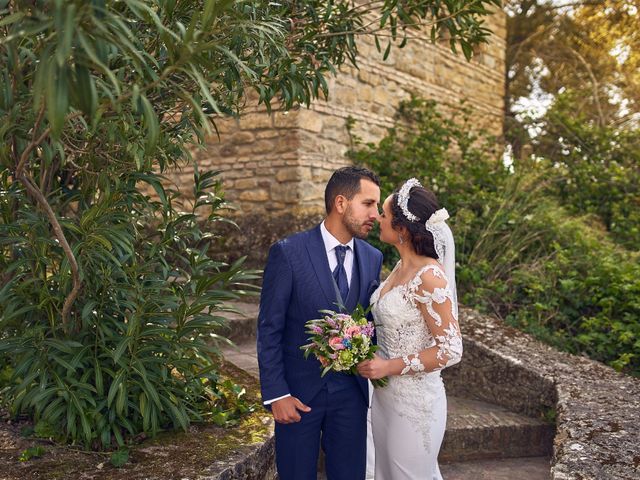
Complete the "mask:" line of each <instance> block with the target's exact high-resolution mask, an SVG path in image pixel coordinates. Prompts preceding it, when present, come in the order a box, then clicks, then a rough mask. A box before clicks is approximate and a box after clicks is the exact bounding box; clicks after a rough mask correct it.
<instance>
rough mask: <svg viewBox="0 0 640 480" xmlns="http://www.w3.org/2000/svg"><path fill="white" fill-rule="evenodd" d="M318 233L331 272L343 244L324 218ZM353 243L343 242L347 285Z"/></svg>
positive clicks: (275, 399)
mask: <svg viewBox="0 0 640 480" xmlns="http://www.w3.org/2000/svg"><path fill="white" fill-rule="evenodd" d="M320 233H321V234H322V242H323V243H324V250H325V252H326V254H327V260H329V270H331V272H332V273H333V271H334V270H335V269H336V267H337V266H338V258H337V256H336V247H337V246H338V245H343V244H342V243H340V241H339V240H338V239H337V238H336V237H334V236H333V235H331V233H330V232H329V230H327V227H326V226H325V224H324V220H323V221H322V223H321V224H320ZM354 243H355V242H354V240H353V237H352V238H351V240H349V242H347V243H346V244H344V246H345V247H349V248H348V249H347V254H346V255H345V257H344V269H345V271H346V272H347V283H348V284H349V285H351V274H352V273H353V272H352V270H353V245H354ZM290 396H291V394H290V393H287V394H286V395H283V396H281V397H278V398H272V399H270V400H265V401H263V402H262V403H264V404H265V405H271V404H272V403H273V402H275V401H277V400H281V399H283V398H287V397H290Z"/></svg>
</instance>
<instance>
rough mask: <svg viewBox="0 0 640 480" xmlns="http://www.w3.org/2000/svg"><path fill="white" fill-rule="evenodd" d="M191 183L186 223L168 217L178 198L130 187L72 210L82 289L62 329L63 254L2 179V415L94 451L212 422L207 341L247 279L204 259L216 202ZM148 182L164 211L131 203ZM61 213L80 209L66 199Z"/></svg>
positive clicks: (202, 184) (144, 199) (209, 181)
mask: <svg viewBox="0 0 640 480" xmlns="http://www.w3.org/2000/svg"><path fill="white" fill-rule="evenodd" d="M194 177H195V178H194V192H193V198H195V199H198V200H197V201H195V202H194V203H193V205H192V208H191V210H190V211H184V212H181V211H177V210H175V209H174V208H173V207H172V205H173V204H175V203H176V202H177V201H178V200H179V199H180V194H179V193H178V192H176V191H165V190H164V188H162V186H161V185H160V184H159V183H156V181H157V180H158V179H157V178H156V177H152V176H149V177H146V176H144V175H140V174H135V173H133V174H131V175H126V176H122V177H121V178H115V179H113V182H112V183H111V184H110V185H109V186H108V187H109V188H108V189H107V188H105V191H106V192H108V194H105V195H104V197H103V198H102V201H101V202H99V203H95V204H93V205H85V206H83V207H84V208H81V207H80V206H77V207H76V209H77V211H79V212H80V215H79V218H78V219H77V221H73V222H72V221H70V220H67V221H66V222H64V224H63V225H64V228H65V230H66V232H67V233H68V235H69V238H70V241H71V244H73V245H74V249H75V252H76V254H77V258H78V261H79V264H80V265H79V266H80V269H81V271H82V272H83V276H82V280H83V289H82V292H81V294H80V296H79V297H78V299H77V300H76V305H75V307H74V309H73V310H72V314H71V317H70V321H69V324H68V326H66V325H64V324H63V323H62V322H60V311H59V309H60V305H62V303H63V301H64V298H65V291H66V290H67V288H68V287H67V288H61V287H65V284H68V283H70V279H69V275H68V273H67V272H68V268H69V267H68V264H65V257H64V252H63V251H62V249H61V248H60V245H59V244H58V243H57V242H56V241H53V240H51V238H50V236H49V234H48V233H49V225H48V223H47V221H46V219H45V218H43V214H42V213H41V212H39V211H38V210H37V209H35V208H31V207H29V205H30V203H29V202H27V201H25V198H24V197H25V191H24V190H23V189H21V188H20V187H19V186H18V184H16V183H9V182H8V181H7V177H6V176H5V177H4V179H3V184H2V186H1V187H0V188H2V189H3V190H4V191H6V192H8V194H7V195H5V196H2V197H0V212H1V214H2V217H3V219H5V221H4V222H3V223H0V238H2V239H3V243H2V250H1V251H2V254H3V255H2V257H1V262H2V265H1V266H2V271H3V272H5V273H6V274H7V278H6V279H5V280H6V283H5V284H4V287H3V288H2V290H0V332H2V336H1V337H0V354H1V355H2V356H3V357H4V356H10V358H11V363H12V365H13V368H14V371H13V375H12V379H11V382H10V383H9V386H8V387H7V388H5V390H4V391H3V396H4V400H5V401H6V402H7V404H8V406H9V407H10V409H11V411H12V413H14V414H19V413H24V414H28V415H29V416H30V417H32V418H33V419H34V421H35V422H36V423H37V424H39V425H47V426H50V427H51V430H52V431H53V432H56V436H57V437H60V438H62V439H66V440H68V441H72V442H78V443H82V444H84V445H85V446H93V447H94V448H98V447H100V448H108V447H112V446H113V445H114V444H117V445H120V446H121V445H124V444H125V443H126V441H127V436H133V435H137V434H138V433H140V432H145V433H147V434H149V435H153V434H155V433H156V432H157V431H158V430H160V429H165V428H181V429H186V427H187V426H188V424H189V423H190V422H191V421H194V420H204V419H206V418H205V416H206V417H207V418H215V417H216V415H218V414H219V412H220V411H221V410H220V408H217V407H216V405H218V404H221V402H222V403H225V399H224V398H223V397H224V394H223V388H222V385H221V384H220V383H219V376H218V374H217V372H216V366H217V362H216V358H215V356H214V354H215V353H216V352H217V348H216V343H215V341H216V340H220V337H218V336H217V335H216V333H215V332H216V331H217V330H218V329H219V328H220V326H221V325H222V324H223V323H224V317H223V315H224V302H225V301H228V300H231V299H235V298H238V296H239V295H241V294H242V293H243V291H244V288H245V283H244V282H246V281H247V280H252V279H254V278H255V276H254V275H252V274H251V273H250V272H243V271H242V268H241V266H242V260H240V261H238V262H237V263H235V264H234V265H226V264H224V263H221V262H217V261H214V260H212V259H210V258H209V257H208V256H207V253H206V252H207V250H208V248H209V243H210V242H211V241H212V240H213V239H214V238H215V237H214V235H212V233H211V232H212V231H213V225H215V222H218V221H219V220H220V217H219V216H218V214H217V213H216V212H217V209H218V208H219V207H220V206H221V205H222V199H221V198H220V197H219V196H217V195H216V191H217V189H218V188H219V184H218V182H217V181H216V177H215V174H214V173H204V174H199V173H198V172H196V174H195V176H194ZM145 181H150V182H151V183H152V184H153V185H154V186H155V187H156V188H157V191H158V192H159V193H160V195H159V198H160V199H161V200H152V199H150V198H149V197H148V196H146V195H144V194H143V193H141V190H144V189H143V188H142V186H143V185H144V182H145ZM57 201H58V202H67V203H68V204H73V203H76V204H77V205H82V199H81V198H79V197H78V196H77V195H74V194H73V193H67V194H65V193H63V192H61V193H60V195H59V196H58V198H57ZM14 205H21V206H22V207H21V208H20V209H19V210H18V212H14V211H13V210H12V208H13V206H14ZM206 210H208V212H206ZM204 213H208V215H204V218H205V219H206V220H205V225H202V224H201V221H199V215H200V216H202V214H204ZM148 225H154V228H153V229H150V228H149V227H148ZM203 227H205V228H204V229H203ZM207 231H208V232H209V233H207ZM224 388H227V389H228V387H224ZM218 416H219V415H218Z"/></svg>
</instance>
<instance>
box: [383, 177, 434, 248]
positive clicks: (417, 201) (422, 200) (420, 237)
mask: <svg viewBox="0 0 640 480" xmlns="http://www.w3.org/2000/svg"><path fill="white" fill-rule="evenodd" d="M398 191H399V190H398V189H396V190H395V191H394V192H393V198H392V199H391V214H392V215H393V218H392V219H391V226H392V227H393V228H395V229H399V228H400V227H404V228H406V229H407V231H408V232H409V240H410V241H411V244H412V245H413V249H414V250H415V251H416V253H417V254H418V255H424V256H425V257H431V258H435V259H437V258H438V254H437V253H436V249H435V247H434V243H433V235H432V234H431V232H429V231H428V230H427V228H426V227H425V225H424V224H425V222H426V221H427V220H428V219H429V217H430V216H431V215H433V214H434V213H435V212H436V210H439V209H440V205H439V204H438V199H437V198H436V196H435V194H434V193H433V192H432V191H430V190H427V189H426V188H424V187H413V188H412V189H411V190H410V191H409V201H408V202H407V207H408V208H409V211H410V212H411V213H413V214H414V215H415V216H416V217H418V219H419V220H416V221H415V222H412V221H411V220H409V219H407V217H405V216H404V213H403V212H402V209H401V208H400V206H399V205H398Z"/></svg>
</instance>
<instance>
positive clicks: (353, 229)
mask: <svg viewBox="0 0 640 480" xmlns="http://www.w3.org/2000/svg"><path fill="white" fill-rule="evenodd" d="M342 224H343V225H344V226H345V228H346V229H347V231H348V232H349V233H350V234H351V235H352V236H354V237H356V238H359V239H361V240H365V239H366V238H367V236H368V235H369V232H370V231H371V229H367V228H366V225H371V226H372V227H373V224H372V223H371V222H363V223H360V222H359V221H358V220H356V219H355V218H353V215H352V212H351V207H350V206H348V207H347V209H346V210H345V212H344V217H342Z"/></svg>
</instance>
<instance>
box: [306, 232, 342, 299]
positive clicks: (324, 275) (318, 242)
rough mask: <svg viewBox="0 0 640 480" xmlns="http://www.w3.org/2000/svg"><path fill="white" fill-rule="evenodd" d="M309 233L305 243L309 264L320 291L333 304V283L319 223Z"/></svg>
mask: <svg viewBox="0 0 640 480" xmlns="http://www.w3.org/2000/svg"><path fill="white" fill-rule="evenodd" d="M310 233H311V235H310V236H309V241H308V242H307V244H306V245H305V246H306V247H307V253H308V254H309V259H310V260H311V265H313V270H314V271H315V273H316V277H317V278H318V283H319V284H320V287H321V288H322V292H323V293H324V296H325V297H326V298H327V302H328V304H329V305H332V306H333V305H334V303H335V302H336V299H335V295H336V294H335V290H334V288H333V283H332V282H331V270H329V260H328V259H327V252H326V251H325V249H324V242H323V241H322V233H320V225H318V226H317V227H316V228H314V229H313V230H311V232H310Z"/></svg>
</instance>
